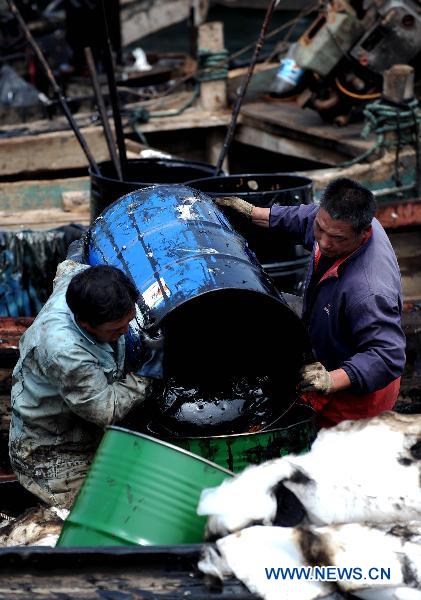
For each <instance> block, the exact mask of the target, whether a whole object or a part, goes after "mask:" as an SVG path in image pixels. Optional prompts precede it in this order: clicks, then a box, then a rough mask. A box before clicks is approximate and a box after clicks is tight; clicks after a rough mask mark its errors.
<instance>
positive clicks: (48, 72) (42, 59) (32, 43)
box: [7, 0, 99, 175]
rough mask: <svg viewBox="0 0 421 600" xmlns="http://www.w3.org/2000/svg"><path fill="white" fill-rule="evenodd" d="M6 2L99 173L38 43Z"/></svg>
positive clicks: (20, 17)
mask: <svg viewBox="0 0 421 600" xmlns="http://www.w3.org/2000/svg"><path fill="white" fill-rule="evenodd" d="M7 3H8V5H9V8H10V10H11V11H12V13H13V15H14V17H15V18H16V20H17V21H18V23H19V25H20V27H21V28H22V31H23V33H24V35H25V37H26V39H27V40H28V42H29V44H30V46H31V48H32V50H33V51H34V54H35V56H36V57H37V59H38V60H39V62H40V63H41V65H42V67H43V68H44V70H45V73H46V75H47V77H48V80H49V82H50V83H51V85H52V86H53V90H54V92H55V94H56V95H57V97H58V99H59V101H60V104H61V106H62V108H63V111H64V114H65V115H66V118H67V120H68V122H69V125H70V127H71V128H72V129H73V131H74V134H75V136H76V138H77V140H78V142H79V144H80V145H81V148H82V150H83V152H84V153H85V156H86V158H87V159H88V162H89V164H90V166H91V169H92V170H93V171H94V172H95V173H96V174H97V175H99V168H98V165H97V164H96V162H95V159H94V157H93V155H92V153H91V151H90V150H89V148H88V144H87V143H86V140H85V138H84V137H83V135H82V133H81V131H80V129H79V127H78V126H77V123H76V121H75V120H74V118H73V115H72V113H71V112H70V109H69V106H68V104H67V102H66V99H65V97H64V96H63V94H62V92H61V89H60V88H59V86H58V84H57V82H56V80H55V77H54V75H53V73H52V71H51V69H50V67H49V66H48V63H47V61H46V59H45V57H44V55H43V53H42V52H41V49H40V47H39V46H38V44H37V43H36V41H35V40H34V38H33V37H32V34H31V32H30V31H29V29H28V27H27V25H26V23H25V21H24V20H23V18H22V15H21V14H20V12H19V10H18V8H17V7H16V4H15V3H14V1H13V0H7Z"/></svg>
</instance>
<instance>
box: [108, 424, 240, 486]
mask: <svg viewBox="0 0 421 600" xmlns="http://www.w3.org/2000/svg"><path fill="white" fill-rule="evenodd" d="M106 430H107V431H109V430H114V431H120V432H122V433H128V434H130V435H134V436H136V437H140V438H144V439H146V440H147V441H149V442H154V443H155V444H158V446H166V447H167V448H170V449H171V450H176V451H177V452H181V453H182V454H186V455H187V456H189V457H190V458H194V459H195V460H197V461H199V462H201V463H205V464H207V465H208V466H210V467H213V468H215V469H217V470H218V471H223V472H224V473H226V474H227V475H230V476H232V477H234V476H235V473H233V471H230V470H229V469H225V467H221V465H217V464H216V463H214V462H212V461H210V460H208V459H207V458H203V457H202V456H199V455H197V454H194V453H193V452H189V451H188V450H185V449H184V448H180V447H179V446H175V445H174V444H170V443H169V442H167V441H164V440H160V439H158V438H154V437H152V436H151V435H146V434H145V433H139V432H138V431H132V430H131V429H127V428H125V427H119V426H117V425H110V426H108V427H106Z"/></svg>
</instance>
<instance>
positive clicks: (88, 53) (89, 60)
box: [85, 48, 123, 181]
mask: <svg viewBox="0 0 421 600" xmlns="http://www.w3.org/2000/svg"><path fill="white" fill-rule="evenodd" d="M85 58H86V64H87V65H88V69H89V73H90V75H91V79H92V85H93V88H94V92H95V98H96V103H97V106H98V111H99V114H100V117H101V122H102V128H103V130H104V135H105V139H106V141H107V146H108V152H109V153H110V158H111V160H112V162H113V165H114V168H115V170H116V173H117V176H118V178H119V179H120V181H123V176H122V173H121V167H120V163H119V162H118V156H117V152H116V149H115V143H114V138H113V134H112V131H111V127H110V124H109V122H108V116H107V109H106V108H105V102H104V97H103V95H102V91H101V86H100V83H99V79H98V73H97V70H96V67H95V62H94V58H93V56H92V50H91V49H90V48H85Z"/></svg>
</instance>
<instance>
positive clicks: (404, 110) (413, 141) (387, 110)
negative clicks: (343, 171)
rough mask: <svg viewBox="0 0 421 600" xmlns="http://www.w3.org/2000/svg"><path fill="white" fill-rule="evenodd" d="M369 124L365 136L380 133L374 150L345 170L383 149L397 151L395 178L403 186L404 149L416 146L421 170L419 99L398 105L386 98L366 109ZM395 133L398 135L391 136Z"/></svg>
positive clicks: (362, 135)
mask: <svg viewBox="0 0 421 600" xmlns="http://www.w3.org/2000/svg"><path fill="white" fill-rule="evenodd" d="M363 114H364V117H365V125H364V127H363V129H362V131H361V137H362V138H363V139H367V138H368V136H369V135H370V134H371V133H375V134H376V140H375V142H374V144H373V146H372V147H371V148H369V149H368V150H366V151H365V152H363V153H362V154H360V155H359V156H357V157H356V158H353V159H352V160H350V161H347V162H345V163H342V164H341V165H340V166H341V167H350V166H351V165H354V164H356V163H359V162H362V161H364V160H366V159H367V158H368V157H369V156H371V155H372V154H374V153H376V152H379V151H381V150H390V149H393V148H395V149H396V157H395V177H396V184H397V185H398V186H399V185H401V183H400V173H399V153H400V150H401V149H402V148H403V146H408V145H409V146H413V147H414V148H415V153H416V169H417V172H418V171H419V170H420V168H421V162H420V154H421V152H420V143H421V142H420V124H421V112H420V110H419V105H418V100H417V99H416V98H414V99H413V100H410V101H408V102H405V103H401V104H396V103H392V102H389V101H386V100H384V99H379V100H375V101H374V102H371V103H370V104H367V106H366V107H365V108H364V110H363ZM392 132H394V133H395V135H393V136H392V135H387V134H388V133H392Z"/></svg>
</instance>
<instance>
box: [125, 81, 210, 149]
mask: <svg viewBox="0 0 421 600" xmlns="http://www.w3.org/2000/svg"><path fill="white" fill-rule="evenodd" d="M199 92H200V87H199V85H198V84H196V85H195V88H194V90H193V93H192V95H191V96H190V98H188V99H187V100H186V102H184V104H182V105H181V106H180V107H179V108H176V109H174V110H159V111H154V112H150V111H149V110H148V109H147V108H145V107H144V106H142V107H140V108H135V109H133V110H132V111H131V114H130V125H131V126H132V129H133V131H134V132H135V133H136V135H137V136H138V137H139V139H140V141H141V142H142V144H144V145H145V146H149V144H148V141H147V139H146V137H145V134H144V133H143V132H142V131H141V129H140V127H139V124H140V123H147V122H148V121H149V120H150V119H160V118H161V117H176V116H177V115H181V114H182V113H183V112H184V111H185V110H186V109H187V108H189V107H190V106H191V105H192V104H193V102H194V101H195V100H196V98H197V97H198V95H199Z"/></svg>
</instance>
